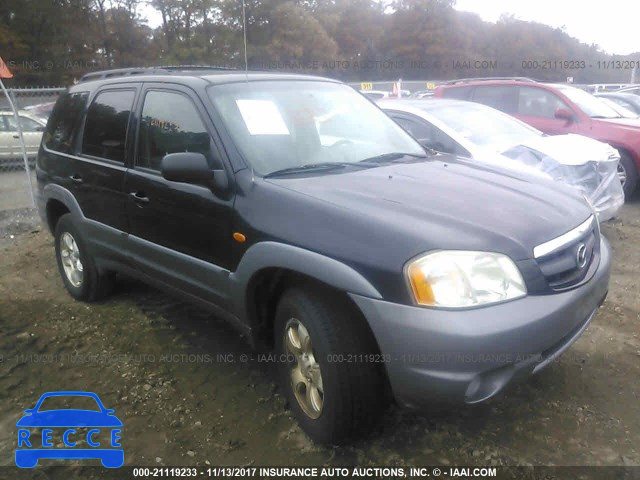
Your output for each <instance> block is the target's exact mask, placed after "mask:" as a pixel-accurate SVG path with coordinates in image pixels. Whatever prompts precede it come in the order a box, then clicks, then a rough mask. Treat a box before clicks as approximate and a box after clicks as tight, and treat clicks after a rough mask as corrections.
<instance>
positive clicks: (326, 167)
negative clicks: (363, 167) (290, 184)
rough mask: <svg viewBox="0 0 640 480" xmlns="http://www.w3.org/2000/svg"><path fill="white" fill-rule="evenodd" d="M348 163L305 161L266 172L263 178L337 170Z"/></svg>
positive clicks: (348, 164)
mask: <svg viewBox="0 0 640 480" xmlns="http://www.w3.org/2000/svg"><path fill="white" fill-rule="evenodd" d="M350 165H352V164H350V163H340V162H319V163H307V164H306V165H300V166H297V167H289V168H283V169H281V170H276V171H275V172H271V173H267V174H266V175H265V176H264V177H263V178H270V177H278V176H280V175H293V174H296V173H304V172H328V171H330V170H339V169H341V168H345V167H347V166H350Z"/></svg>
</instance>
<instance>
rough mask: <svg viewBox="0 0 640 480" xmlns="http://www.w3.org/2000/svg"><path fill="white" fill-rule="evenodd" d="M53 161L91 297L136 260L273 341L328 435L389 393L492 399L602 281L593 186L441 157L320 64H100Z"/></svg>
mask: <svg viewBox="0 0 640 480" xmlns="http://www.w3.org/2000/svg"><path fill="white" fill-rule="evenodd" d="M134 74H135V75H134ZM36 168H37V170H36V171H37V176H38V185H39V208H40V212H41V215H42V217H43V218H44V219H45V220H46V222H47V224H48V225H49V227H50V229H51V231H52V232H53V234H54V237H55V251H56V256H57V261H58V266H59V269H60V273H61V277H62V281H63V282H64V285H65V287H66V288H67V290H68V291H69V293H70V294H71V295H72V296H73V297H74V298H76V299H78V300H84V301H92V300H97V299H99V298H103V297H104V296H105V295H106V294H107V293H108V292H109V291H110V288H111V286H112V284H113V281H114V274H115V272H122V273H125V274H128V275H132V276H135V277H137V278H140V279H142V280H144V281H146V282H149V283H151V284H154V285H156V286H158V287H160V288H163V289H167V290H169V291H171V292H173V293H175V294H179V295H181V296H183V297H185V298H187V299H188V300H190V301H193V302H196V303H198V304H200V305H202V306H204V307H205V308H208V309H210V310H211V311H212V312H215V313H216V314H217V315H218V316H219V317H221V318H224V319H226V320H228V321H229V322H230V323H231V324H232V325H233V326H234V327H236V328H237V329H238V330H239V331H240V332H242V333H243V334H244V335H246V336H247V337H248V338H249V339H250V341H251V342H252V343H253V344H254V345H256V346H257V345H260V346H261V347H262V348H264V346H266V347H270V348H273V349H275V353H276V358H277V360H278V372H279V376H280V382H281V387H282V389H283V391H284V393H285V395H286V396H287V398H288V400H289V405H290V407H291V409H292V410H293V412H294V413H295V415H296V417H297V419H298V421H299V422H300V424H301V425H302V427H303V429H304V430H305V431H306V432H307V433H308V434H309V435H310V436H311V437H312V438H313V439H314V440H316V441H319V442H323V443H336V442H339V441H341V440H343V439H345V438H348V437H352V436H354V435H355V434H358V433H360V432H362V431H363V430H365V429H366V428H368V427H370V426H371V425H373V424H374V423H375V422H374V420H375V419H376V417H377V415H378V414H379V412H380V411H381V409H382V407H383V406H384V403H385V399H386V398H388V395H386V393H391V394H392V396H393V397H394V398H395V399H396V400H397V401H398V402H399V403H400V404H402V405H405V406H410V407H416V408H421V407H422V406H424V405H426V404H428V403H429V402H431V401H434V400H445V401H463V402H467V403H475V402H480V401H483V400H486V399H488V398H490V397H492V396H494V395H495V394H497V393H498V392H499V391H501V390H502V389H503V387H504V386H505V385H506V384H508V383H509V382H511V381H512V380H514V379H516V378H522V377H525V376H527V375H529V374H532V373H535V372H537V371H539V370H541V369H542V368H544V367H545V366H547V365H549V363H551V362H552V361H553V360H554V359H555V358H556V357H557V356H558V355H560V354H561V353H562V352H563V351H564V350H566V349H567V348H568V347H569V345H571V343H572V342H573V341H574V340H575V339H576V338H577V337H578V336H579V335H580V334H581V333H582V332H583V331H584V330H585V328H587V326H588V324H589V322H590V321H591V319H592V318H593V316H594V314H595V312H596V310H597V308H598V306H599V305H600V304H601V303H602V302H603V300H604V298H605V296H606V294H607V288H608V281H609V270H610V263H611V258H610V249H609V246H608V244H607V242H606V240H605V239H604V238H602V237H601V235H600V231H599V227H598V222H597V221H596V218H595V216H594V213H593V210H592V208H591V207H590V206H589V205H588V204H587V202H585V200H584V199H583V198H581V197H579V196H577V195H576V194H575V193H574V192H573V191H571V190H564V189H562V187H561V186H558V185H557V184H553V183H545V182H541V181H539V180H533V179H530V178H527V177H524V176H518V175H516V174H513V173H510V174H505V173H503V172H500V171H498V170H494V169H490V168H488V167H482V166H479V165H474V164H471V163H469V162H467V161H465V160H463V159H459V158H456V157H454V156H449V155H440V154H439V155H432V154H427V153H425V151H424V150H423V149H422V148H421V147H420V145H418V144H417V143H416V142H415V141H414V140H413V139H412V138H411V137H410V136H409V135H408V134H406V133H405V132H404V131H403V130H402V129H401V128H400V127H398V126H397V125H396V124H395V123H394V122H393V121H392V120H391V119H390V118H388V117H387V116H386V115H385V114H384V113H383V112H382V111H380V110H379V109H378V107H376V106H375V105H374V104H372V103H371V102H370V101H369V100H367V99H366V98H365V97H363V96H362V95H360V94H358V93H357V92H355V91H354V90H353V89H351V88H350V87H348V86H346V85H343V84H341V83H339V82H336V81H332V80H327V79H323V78H316V77H306V76H296V75H285V74H264V73H248V74H245V73H238V72H225V71H217V70H212V69H211V70H207V69H201V70H189V69H181V68H176V69H146V70H142V71H134V70H123V71H111V72H102V73H98V74H93V75H92V77H91V78H88V79H86V80H85V81H82V82H80V83H79V84H77V85H75V86H73V87H71V88H70V89H69V91H68V92H67V93H66V94H64V95H63V96H62V97H61V98H60V99H59V101H58V103H57V104H56V106H55V109H54V111H53V113H52V116H51V118H50V120H49V123H48V125H47V131H46V133H45V135H44V138H43V142H42V146H41V148H40V152H39V155H38V160H37V167H36Z"/></svg>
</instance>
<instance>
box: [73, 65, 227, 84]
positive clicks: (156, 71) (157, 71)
mask: <svg viewBox="0 0 640 480" xmlns="http://www.w3.org/2000/svg"><path fill="white" fill-rule="evenodd" d="M209 70H235V68H232V67H219V66H213V65H163V66H155V67H130V68H114V69H111V70H100V71H97V72H90V73H86V74H84V75H83V76H82V77H81V78H80V82H89V81H91V80H102V79H105V78H115V77H126V76H131V75H161V74H170V73H175V72H182V71H203V72H204V71H209Z"/></svg>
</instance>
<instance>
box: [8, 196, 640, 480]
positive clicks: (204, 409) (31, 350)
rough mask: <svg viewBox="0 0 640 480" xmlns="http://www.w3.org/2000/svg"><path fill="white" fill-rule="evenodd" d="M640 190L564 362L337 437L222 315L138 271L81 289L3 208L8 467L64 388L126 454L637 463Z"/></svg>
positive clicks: (26, 225) (132, 460)
mask: <svg viewBox="0 0 640 480" xmlns="http://www.w3.org/2000/svg"><path fill="white" fill-rule="evenodd" d="M638 197H640V196H636V198H635V199H633V200H632V201H630V202H629V203H628V204H627V205H625V206H624V208H623V210H622V212H621V215H620V217H619V218H618V219H617V220H615V221H612V222H610V223H608V224H607V225H604V226H603V232H604V234H605V235H606V236H607V237H608V239H609V240H610V242H611V243H612V246H613V248H614V269H613V275H612V280H611V286H610V293H609V297H608V299H607V301H606V302H605V304H604V305H603V307H602V308H601V309H600V311H599V313H598V315H597V316H596V318H595V319H594V321H593V322H592V324H591V326H590V327H589V328H588V329H587V331H586V332H585V334H584V335H583V336H582V337H581V338H580V339H579V340H578V341H577V342H576V343H575V344H574V346H573V347H572V348H571V349H570V350H569V351H568V352H567V353H566V354H565V355H564V356H563V357H561V359H560V360H559V361H558V362H556V363H554V364H553V365H552V366H551V367H549V368H548V369H546V370H545V371H543V372H541V373H540V374H538V375H537V376H534V377H532V378H530V379H529V380H528V381H526V382H524V383H521V384H518V385H513V386H511V387H510V388H509V389H508V390H507V391H506V392H504V393H503V394H502V395H500V396H499V397H497V398H495V399H492V400H490V401H488V402H486V403H483V404H480V405H475V406H464V405H456V406H451V407H448V408H443V407H439V408H434V409H432V410H429V411H425V412H421V413H420V414H416V413H409V412H404V411H400V410H398V409H397V408H395V407H390V408H389V409H388V411H387V412H386V413H385V414H384V416H383V418H382V419H381V421H380V424H379V426H378V427H377V428H376V430H375V431H374V433H373V434H372V435H371V436H369V437H367V438H365V439H362V440H361V441H358V442H355V443H352V444H350V445H347V446H344V447H340V448H323V447H318V446H316V445H314V444H313V443H312V442H311V441H310V440H309V439H308V438H307V437H306V436H305V435H304V434H303V433H302V432H301V430H300V429H299V428H298V426H297V425H296V423H295V421H294V420H293V419H292V417H291V415H290V413H289V411H288V410H287V408H286V405H285V402H284V400H283V397H282V396H281V395H280V394H279V392H278V389H277V388H276V386H275V384H274V383H273V381H272V375H271V374H272V372H271V367H270V365H269V364H267V363H266V362H260V361H258V360H257V357H256V355H255V353H253V352H252V351H251V350H250V349H249V347H248V346H247V344H246V342H245V341H244V339H242V338H241V337H239V336H238V335H237V334H236V333H235V332H234V331H233V330H231V329H230V328H228V327H227V326H225V325H224V324H223V323H222V322H219V321H217V320H216V319H215V318H212V317H211V316H210V315H209V314H208V313H206V312H203V311H201V310H198V309H197V308H194V307H192V306H189V305H186V304H184V303H182V302H180V301H177V300H175V299H173V298H172V297H169V296H167V295H165V294H164V293H161V292H159V291H157V290H154V289H152V288H150V287H148V286H145V285H143V284H141V283H138V282H136V281H133V280H129V279H126V278H119V281H118V286H117V291H116V293H115V294H114V295H113V296H112V297H110V298H109V299H108V300H107V301H105V302H103V303H99V304H84V303H79V302H76V301H74V300H72V298H71V297H70V296H69V295H68V294H67V293H66V291H65V290H64V288H63V286H62V282H61V280H60V278H59V275H58V271H57V268H56V265H55V260H54V254H53V242H52V238H51V236H50V235H49V233H48V231H47V230H46V229H45V228H43V227H38V223H37V220H36V217H35V216H34V215H33V211H32V210H29V209H20V210H12V211H11V212H10V213H7V211H0V229H1V230H0V356H1V358H2V360H1V363H0V402H1V404H2V406H3V408H2V409H1V410H0V465H12V464H13V451H14V449H15V447H16V439H17V437H16V429H15V422H16V421H17V420H18V419H19V418H20V416H21V415H22V412H23V410H24V409H25V408H30V407H32V406H33V404H34V403H35V401H36V400H37V399H38V397H39V396H40V395H41V394H42V393H43V392H46V391H51V390H62V389H65V390H87V391H92V392H96V393H98V395H99V396H100V398H101V399H102V401H103V402H104V404H105V405H106V407H107V408H114V409H115V411H116V414H117V416H118V417H119V418H120V419H121V420H122V421H123V423H124V425H125V427H124V429H123V439H122V442H123V447H124V451H125V464H127V465H158V466H162V465H206V464H213V465H253V466H260V465H291V464H295V465H322V464H326V465H359V466H367V465H443V466H447V465H603V466H612V465H619V466H628V465H636V466H637V465H640V398H639V397H640V382H639V381H638V378H640V338H639V336H638V335H639V332H640V328H639V323H640V249H639V248H638V246H639V245H640V198H638ZM27 204H28V203H27ZM242 355H246V356H249V357H250V356H251V355H253V357H254V359H253V360H249V361H247V362H243V361H241V358H243V357H242ZM40 463H41V464H43V465H46V464H49V465H52V464H55V461H48V462H47V461H41V462H40ZM36 470H37V469H36ZM3 472H5V473H6V472H8V471H7V470H6V469H5V470H0V477H2V475H3ZM23 473H24V472H23ZM7 478H14V477H13V475H11V476H10V477H7ZM34 478H36V477H34ZM38 478H40V477H38ZM42 478H44V477H42Z"/></svg>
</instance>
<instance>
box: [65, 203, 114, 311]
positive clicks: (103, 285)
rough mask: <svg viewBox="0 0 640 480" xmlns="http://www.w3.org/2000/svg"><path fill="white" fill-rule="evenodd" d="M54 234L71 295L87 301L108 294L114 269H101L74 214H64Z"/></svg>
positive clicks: (66, 283)
mask: <svg viewBox="0 0 640 480" xmlns="http://www.w3.org/2000/svg"><path fill="white" fill-rule="evenodd" d="M54 238H55V248H56V260H57V262H58V270H59V271H60V276H61V277H62V282H63V283H64V286H65V288H66V289H67V291H68V292H69V293H70V294H71V296H72V297H73V298H75V299H76V300H82V301H85V302H93V301H97V300H100V299H102V298H104V297H106V296H107V295H108V294H109V293H110V292H111V289H112V287H113V279H114V278H113V273H112V272H100V271H99V270H98V268H97V267H96V264H95V262H94V260H93V258H92V257H91V255H90V254H89V252H88V250H87V248H86V244H85V242H84V239H83V238H82V236H81V235H80V232H79V231H78V229H77V228H76V226H75V224H74V222H73V219H72V217H71V214H68V213H67V214H65V215H63V216H62V217H60V219H59V220H58V223H57V224H56V228H55V233H54Z"/></svg>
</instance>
